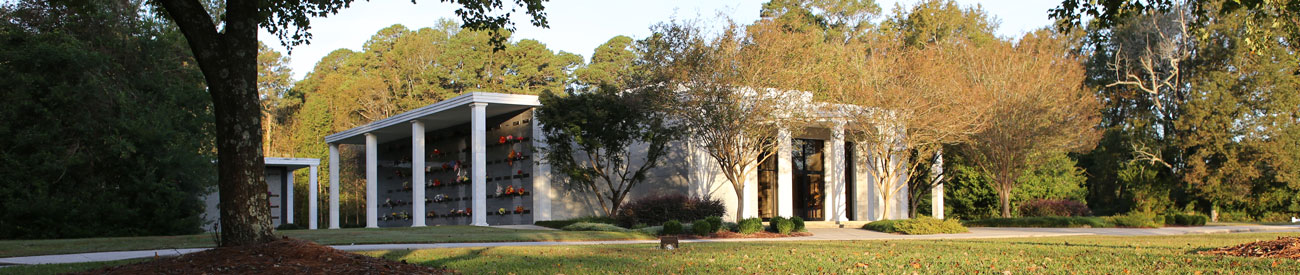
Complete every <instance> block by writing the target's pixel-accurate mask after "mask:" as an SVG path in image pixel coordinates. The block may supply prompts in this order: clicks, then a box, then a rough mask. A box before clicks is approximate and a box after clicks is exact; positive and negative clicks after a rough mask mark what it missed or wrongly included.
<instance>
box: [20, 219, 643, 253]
mask: <svg viewBox="0 0 1300 275" xmlns="http://www.w3.org/2000/svg"><path fill="white" fill-rule="evenodd" d="M276 234H279V235H286V236H289V237H294V238H299V239H304V240H311V241H314V242H317V243H321V244H380V243H463V242H514V241H582V240H627V239H652V238H653V237H651V236H649V235H644V234H640V233H635V232H632V233H620V232H589V231H557V230H516V229H501V228H490V227H488V228H485V227H475V226H433V227H422V228H414V227H399V228H376V229H366V228H347V229H334V230H326V229H321V230H286V231H280V232H277V233H276ZM213 245H214V243H213V241H212V236H211V235H207V234H204V235H188V236H157V237H124V238H91V239H59V240H4V241H0V258H4V257H18V256H32V255H50V254H68V253H83V252H99V251H123V250H145V249H166V248H195V247H212V246H213Z"/></svg>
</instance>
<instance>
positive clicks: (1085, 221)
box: [963, 213, 1209, 228]
mask: <svg viewBox="0 0 1300 275" xmlns="http://www.w3.org/2000/svg"><path fill="white" fill-rule="evenodd" d="M1208 220H1209V217H1206V216H1205V215H1189V214H1178V213H1171V214H1164V215H1156V214H1152V213H1129V214H1124V215H1115V216H1108V217H1060V216H1046V217H1016V218H988V219H979V220H973V221H965V222H963V224H965V225H966V226H973V227H1054V228H1107V227H1130V228H1157V227H1162V226H1203V225H1205V223H1206V222H1207V221H1208Z"/></svg>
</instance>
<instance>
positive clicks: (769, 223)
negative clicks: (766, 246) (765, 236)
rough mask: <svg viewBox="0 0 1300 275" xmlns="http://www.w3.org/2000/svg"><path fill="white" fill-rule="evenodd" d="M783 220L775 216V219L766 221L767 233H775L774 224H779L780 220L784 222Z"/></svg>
mask: <svg viewBox="0 0 1300 275" xmlns="http://www.w3.org/2000/svg"><path fill="white" fill-rule="evenodd" d="M784 219H785V218H782V217H781V216H776V217H772V218H771V219H768V220H767V231H768V232H773V233H775V232H777V231H776V224H777V223H780V222H781V220H784Z"/></svg>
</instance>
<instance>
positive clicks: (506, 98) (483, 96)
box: [325, 92, 542, 143]
mask: <svg viewBox="0 0 1300 275" xmlns="http://www.w3.org/2000/svg"><path fill="white" fill-rule="evenodd" d="M470 103H487V104H509V105H518V106H532V107H537V106H542V102H541V101H540V100H538V99H537V96H535V95H516V94H501V93H487V92H470V93H466V94H463V95H459V96H456V97H453V98H451V99H447V100H443V101H439V102H437V103H434V104H429V105H428V106H424V107H420V108H416V109H415V110H410V111H407V112H405V113H401V114H397V115H394V116H391V117H388V118H384V119H380V120H378V121H375V122H371V123H367V124H365V125H361V126H357V127H356V128H352V129H348V130H344V131H342V132H338V133H334V134H331V135H328V136H325V143H336V142H339V141H342V140H344V139H348V138H351V137H355V136H359V135H364V134H365V133H369V132H373V131H377V130H379V129H383V128H386V127H389V126H393V125H396V124H398V123H408V122H411V121H412V120H416V119H419V118H422V117H426V116H429V115H432V114H436V113H439V112H442V111H446V110H450V109H452V108H456V107H460V106H463V105H469V104H470Z"/></svg>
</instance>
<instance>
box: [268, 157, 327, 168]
mask: <svg viewBox="0 0 1300 275" xmlns="http://www.w3.org/2000/svg"><path fill="white" fill-rule="evenodd" d="M262 160H263V162H265V163H266V165H267V166H299V165H303V166H316V165H320V159H313V158H271V157H268V158H263V159H262Z"/></svg>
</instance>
